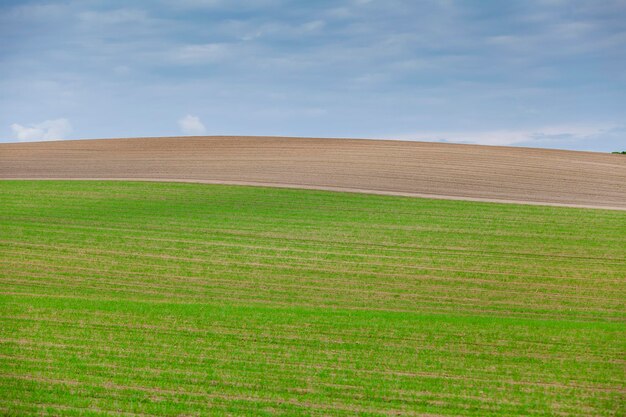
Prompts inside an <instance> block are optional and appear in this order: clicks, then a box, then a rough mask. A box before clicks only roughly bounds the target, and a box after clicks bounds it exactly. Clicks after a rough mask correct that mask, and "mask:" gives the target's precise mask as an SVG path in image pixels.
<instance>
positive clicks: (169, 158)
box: [0, 136, 626, 210]
mask: <svg viewBox="0 0 626 417" xmlns="http://www.w3.org/2000/svg"><path fill="white" fill-rule="evenodd" d="M0 178H5V179H10V178H12V179H101V180H102V179H104V180H108V179H116V180H158V181H177V182H181V181H186V182H199V183H210V184H235V185H257V186H259V185H260V186H272V187H291V188H298V189H303V188H308V189H318V190H332V191H358V192H363V193H374V194H386V195H404V196H413V197H426V198H429V197H430V198H432V197H436V198H447V199H458V200H477V201H492V202H517V203H526V204H537V203H539V204H543V205H546V204H552V205H560V206H576V207H587V208H590V207H591V208H613V209H621V210H626V188H625V187H624V184H626V158H624V157H623V156H622V155H612V154H608V153H607V154H602V153H599V152H574V151H566V150H554V149H533V148H514V147H505V146H480V145H458V144H451V143H432V142H430V143H429V142H412V141H404V142H403V141H396V140H359V139H326V138H322V139H320V138H284V137H254V136H253V137H250V136H201V137H174V138H130V139H102V140H66V141H53V142H36V143H4V144H2V143H0Z"/></svg>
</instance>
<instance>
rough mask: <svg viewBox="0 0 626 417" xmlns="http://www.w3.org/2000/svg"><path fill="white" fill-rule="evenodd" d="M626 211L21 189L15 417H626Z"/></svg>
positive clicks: (12, 248) (14, 259)
mask: <svg viewBox="0 0 626 417" xmlns="http://www.w3.org/2000/svg"><path fill="white" fill-rule="evenodd" d="M625 277H626V212H624V211H608V210H585V209H573V208H554V207H538V206H522V205H503V204H489V203H473V202H460V201H444V200H425V199H411V198H401V197H383V196H372V195H360V194H346V193H331V192H317V191H299V190H286V189H271V188H252V187H231V186H209V185H198V184H174V183H131V182H48V181H44V182H36V181H2V182H0V284H1V290H0V413H4V414H7V415H16V416H17V415H68V416H75V415H94V416H95V415H122V416H145V415H168V416H175V415H184V416H189V415H290V416H291V415H337V416H342V415H361V416H369V415H372V416H374V415H393V416H395V415H432V416H435V415H468V416H469V415H471V416H491V415H537V416H539V415H545V416H549V415H550V416H551V415H586V416H605V415H606V416H609V415H614V416H620V415H621V416H623V415H625V413H626V406H625V399H626V378H625V365H626V285H625V284H626V278H625Z"/></svg>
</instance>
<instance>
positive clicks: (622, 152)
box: [611, 151, 626, 155]
mask: <svg viewBox="0 0 626 417" xmlns="http://www.w3.org/2000/svg"><path fill="white" fill-rule="evenodd" d="M611 153H616V154H619V155H626V151H621V152H620V151H616V152H611Z"/></svg>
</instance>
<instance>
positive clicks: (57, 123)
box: [11, 119, 72, 142]
mask: <svg viewBox="0 0 626 417" xmlns="http://www.w3.org/2000/svg"><path fill="white" fill-rule="evenodd" d="M11 130H13V133H14V135H15V137H16V138H17V140H19V141H20V142H32V141H43V140H61V139H65V137H66V135H68V134H69V133H71V132H72V125H71V124H70V122H69V120H67V119H55V120H46V121H45V122H41V123H37V124H33V125H30V126H23V125H21V124H18V123H13V124H12V125H11Z"/></svg>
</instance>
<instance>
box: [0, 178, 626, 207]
mask: <svg viewBox="0 0 626 417" xmlns="http://www.w3.org/2000/svg"><path fill="white" fill-rule="evenodd" d="M0 181H129V182H175V183H189V184H209V185H234V186H248V187H269V188H287V189H296V190H312V191H331V192H342V193H354V194H373V195H382V196H391V197H411V198H426V199H432V200H452V201H472V202H477V203H498V204H520V205H529V206H546V207H569V208H581V209H595V210H598V209H599V210H617V211H626V208H624V207H617V206H602V205H589V204H572V203H553V202H543V201H528V200H509V199H496V198H481V197H464V196H455V195H442V194H425V193H411V192H402V191H388V190H371V189H364V188H350V187H335V186H318V185H300V184H290V183H276V182H257V181H222V180H205V179H189V178H130V177H126V178H114V177H107V178H98V177H83V178H62V177H56V178H50V177H46V178H36V177H20V178H8V177H4V178H0Z"/></svg>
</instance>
